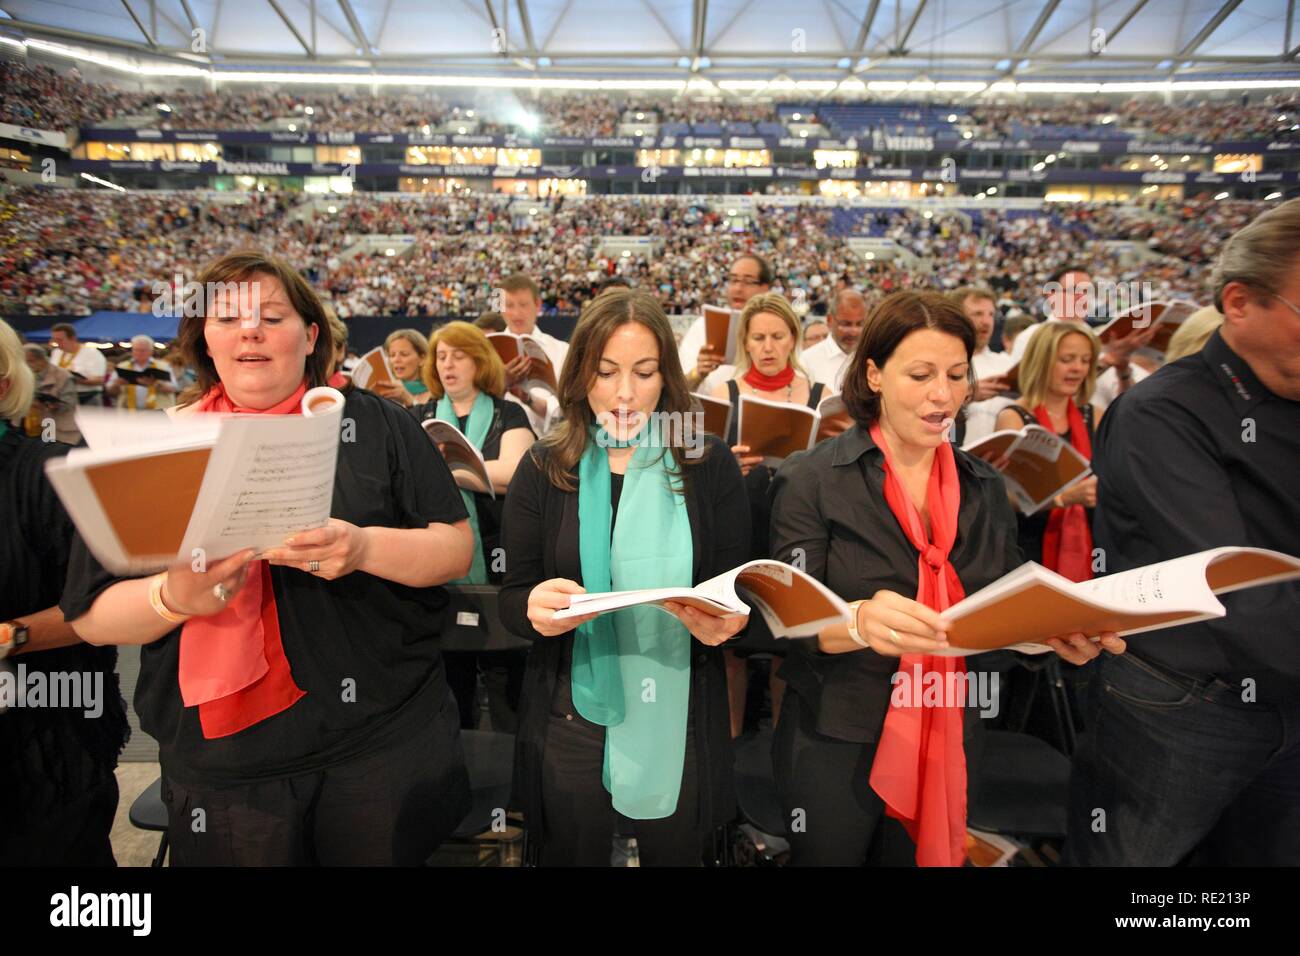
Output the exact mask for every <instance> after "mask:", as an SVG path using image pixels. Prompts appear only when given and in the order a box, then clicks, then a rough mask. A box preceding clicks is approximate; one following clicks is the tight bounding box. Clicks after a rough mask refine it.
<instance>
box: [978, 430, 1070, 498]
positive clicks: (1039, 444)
mask: <svg viewBox="0 0 1300 956" xmlns="http://www.w3.org/2000/svg"><path fill="white" fill-rule="evenodd" d="M966 451H967V452H968V453H969V454H971V455H974V456H975V457H976V458H982V459H983V460H984V461H987V462H989V463H990V464H994V467H998V466H997V464H996V463H997V462H999V461H1000V460H1002V459H1003V458H1005V459H1006V462H1005V464H1003V465H1001V467H1000V468H999V470H1000V471H1001V472H1002V477H1003V478H1004V479H1005V480H1006V483H1007V489H1008V490H1009V491H1010V492H1011V496H1012V497H1013V498H1014V499H1015V501H1016V507H1017V508H1019V509H1020V511H1021V513H1022V514H1026V515H1031V514H1034V513H1035V512H1037V511H1039V510H1040V509H1042V508H1043V507H1045V506H1046V505H1048V504H1050V503H1051V501H1052V499H1053V498H1055V497H1056V496H1057V495H1059V494H1060V493H1061V492H1063V491H1066V490H1067V489H1069V488H1072V487H1073V486H1074V485H1077V484H1078V483H1079V482H1081V481H1083V479H1085V478H1087V477H1088V475H1089V473H1090V472H1091V468H1090V466H1089V462H1088V459H1086V458H1084V457H1083V456H1082V455H1081V454H1079V452H1078V451H1076V450H1075V448H1074V446H1073V445H1071V444H1070V443H1069V442H1068V441H1066V440H1064V439H1063V438H1061V436H1059V435H1053V434H1052V433H1051V432H1050V431H1048V430H1047V429H1046V428H1043V427H1042V426H1041V425H1026V426H1025V427H1024V428H1022V429H1020V430H1019V431H1001V432H994V433H993V434H992V435H988V436H987V437H985V438H981V439H980V440H979V441H977V442H975V444H973V445H971V446H970V447H969V448H967V449H966Z"/></svg>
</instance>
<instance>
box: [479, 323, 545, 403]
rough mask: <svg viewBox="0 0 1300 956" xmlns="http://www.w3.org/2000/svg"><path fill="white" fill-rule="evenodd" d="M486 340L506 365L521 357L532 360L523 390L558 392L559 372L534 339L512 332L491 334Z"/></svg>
mask: <svg viewBox="0 0 1300 956" xmlns="http://www.w3.org/2000/svg"><path fill="white" fill-rule="evenodd" d="M487 340H488V341H489V342H491V343H492V347H493V348H494V349H496V350H497V355H499V356H501V361H502V363H504V364H506V365H509V364H510V363H511V362H513V361H514V360H515V359H517V358H519V356H521V355H526V356H528V358H530V359H532V364H531V365H529V366H528V378H527V379H526V380H525V381H524V387H525V388H545V389H547V390H549V391H550V392H551V393H552V394H554V393H556V392H558V391H559V389H560V386H559V379H558V378H557V373H558V371H559V370H558V369H556V368H555V366H553V365H552V364H551V360H550V359H549V358H547V356H546V350H545V349H543V348H542V346H541V344H540V343H539V342H538V341H537V340H536V339H534V338H532V337H531V336H528V335H515V334H514V333H513V332H492V333H490V334H489V335H488V337H487Z"/></svg>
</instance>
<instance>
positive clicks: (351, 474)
mask: <svg viewBox="0 0 1300 956" xmlns="http://www.w3.org/2000/svg"><path fill="white" fill-rule="evenodd" d="M343 418H344V420H349V419H350V420H351V421H352V422H354V423H355V429H354V430H353V434H354V436H355V438H356V440H355V441H351V442H349V441H344V442H340V444H339V458H338V468H337V471H336V473H335V476H334V502H333V507H332V509H331V511H330V514H331V515H332V516H333V517H335V518H340V519H342V520H344V521H349V522H351V523H352V524H355V525H358V526H361V527H365V526H368V525H378V526H382V527H388V528H425V527H428V525H429V524H431V523H434V522H438V523H445V524H454V523H455V522H457V521H463V520H465V518H466V517H467V516H466V512H465V506H464V504H463V503H462V502H461V498H460V494H459V493H458V489H457V488H456V485H455V483H454V482H453V481H452V478H451V472H450V471H449V470H448V468H447V465H446V463H445V462H444V461H443V459H442V456H441V455H439V454H438V452H437V449H436V448H434V446H433V443H432V442H430V441H429V439H428V437H427V436H426V435H425V434H424V433H423V431H422V430H421V429H420V427H419V426H418V425H417V424H416V423H415V421H414V420H413V419H412V418H411V416H410V415H408V414H407V413H406V412H405V411H404V410H403V409H402V407H401V406H400V405H397V404H396V403H394V402H390V401H388V400H387V399H383V398H380V397H378V396H377V395H374V394H373V393H371V392H367V391H365V390H363V389H349V390H348V393H347V400H346V404H345V405H344V408H343ZM118 580H121V579H120V578H116V577H114V576H113V575H112V574H110V573H109V572H107V571H105V570H104V569H103V568H102V567H101V566H100V564H99V562H98V561H96V560H95V559H94V557H93V556H92V555H91V554H90V552H89V551H87V550H86V547H85V545H84V544H83V543H82V542H81V539H80V536H78V537H77V538H76V540H75V543H74V545H73V554H72V562H71V566H70V568H69V571H68V583H67V589H66V591H65V593H64V596H63V603H62V606H63V610H64V613H65V614H66V615H67V616H68V618H69V619H72V620H75V619H76V618H78V617H80V616H81V615H83V614H85V613H86V611H88V610H89V609H90V606H91V605H92V604H93V603H94V601H95V598H96V597H98V596H99V594H100V592H102V591H103V590H104V589H105V588H107V587H109V586H110V585H112V584H115V583H116V582H117V581H118ZM271 580H272V583H273V586H274V588H275V600H276V609H277V612H278V614H279V618H280V629H281V639H282V640H283V642H284V651H285V655H286V657H287V658H288V660H289V666H290V669H291V670H292V672H293V679H294V681H295V682H296V683H297V685H298V686H299V687H301V688H302V689H303V690H304V691H306V696H305V697H303V698H302V699H300V700H299V701H298V702H297V703H295V704H294V705H293V706H292V707H290V708H289V709H288V710H286V711H283V712H281V713H279V714H276V715H275V716H273V717H270V718H268V719H266V720H264V721H261V722H260V723H257V724H254V725H253V726H252V727H249V728H247V729H246V730H243V731H240V732H239V733H237V734H232V735H231V736H228V737H221V738H217V739H214V740H206V739H204V737H203V732H202V730H201V728H200V725H199V714H198V708H197V707H188V708H187V707H185V706H184V705H183V703H182V702H181V694H180V684H179V682H178V680H177V666H178V661H179V655H180V633H181V628H179V627H178V628H177V629H176V630H174V631H172V632H171V633H169V634H167V635H165V636H164V637H162V638H160V639H159V640H157V641H154V642H153V643H151V644H146V645H144V647H143V648H142V652H141V655H140V657H141V660H140V683H139V685H138V687H137V689H136V696H135V706H136V710H137V711H138V712H139V714H140V725H141V726H142V727H143V728H144V729H145V731H146V732H148V733H149V734H150V735H151V736H153V737H154V738H156V739H157V740H158V743H159V746H160V749H161V761H162V764H163V766H164V768H165V769H166V772H167V774H168V776H169V777H171V778H173V779H175V780H176V781H177V782H178V783H181V784H183V785H184V784H188V785H191V786H202V785H205V784H211V785H218V786H220V785H236V784H239V783H244V782H249V781H253V780H262V779H269V778H275V777H285V776H293V775H296V774H301V773H308V772H312V771H314V770H317V769H320V768H321V767H325V766H328V765H330V764H332V763H337V762H339V761H342V760H346V759H349V758H351V757H353V756H356V755H357V754H359V753H362V752H364V751H366V750H369V749H378V748H380V747H382V746H384V745H385V744H387V743H388V742H390V741H391V740H392V739H394V738H396V737H398V736H400V735H401V733H402V732H403V730H404V729H405V728H406V727H407V726H408V725H407V724H406V723H405V721H407V720H409V721H412V722H415V721H417V720H423V719H430V720H431V719H433V717H434V716H435V715H436V714H437V712H438V708H440V707H441V705H442V701H443V699H444V698H445V696H446V694H447V688H446V680H445V677H444V675H443V671H442V662H441V658H440V656H439V652H438V645H437V637H438V634H439V631H440V630H441V627H442V618H443V610H444V608H445V607H446V605H447V593H446V591H445V590H444V589H443V588H441V587H428V588H413V587H407V586H406V585H403V584H398V583H396V582H393V581H387V580H383V579H381V578H377V577H375V576H373V575H370V574H366V573H363V572H360V571H354V572H353V573H352V574H349V575H347V576H346V577H342V578H339V579H337V580H334V581H327V580H324V579H323V578H320V577H317V576H315V575H313V574H309V573H307V572H305V571H300V570H298V569H296V568H290V567H283V566H276V567H272V568H271ZM349 680H350V681H352V682H354V684H353V685H351V686H354V687H355V700H354V701H353V700H349V699H345V694H344V690H345V687H347V686H349V685H345V683H344V682H345V681H349ZM426 691H427V692H426Z"/></svg>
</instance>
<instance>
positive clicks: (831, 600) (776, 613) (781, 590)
mask: <svg viewBox="0 0 1300 956" xmlns="http://www.w3.org/2000/svg"><path fill="white" fill-rule="evenodd" d="M664 601H677V602H679V603H681V604H689V605H690V606H691V607H693V608H695V609H696V610H698V611H703V612H704V613H705V614H712V615H713V616H714V617H725V616H727V615H729V614H749V613H751V605H752V606H753V607H754V608H757V609H758V611H759V613H761V614H762V615H763V618H764V620H766V621H767V626H768V627H769V628H770V629H771V631H772V635H773V636H774V637H816V636H817V632H818V631H820V630H821V629H822V628H823V627H826V626H827V625H830V624H836V623H838V622H840V621H843V620H846V619H847V618H848V615H849V606H848V605H847V604H846V603H844V601H842V600H840V598H839V597H837V596H836V595H835V593H834V592H833V591H831V590H830V588H828V587H826V585H824V584H822V583H821V582H820V581H818V580H816V579H815V578H813V577H810V576H809V575H807V574H805V573H804V572H803V571H800V570H799V569H798V568H795V567H792V566H791V565H788V564H784V563H783V562H781V561H771V560H759V561H748V562H746V563H745V564H742V565H740V566H739V567H736V568H732V569H731V570H730V571H727V572H724V573H723V574H719V575H718V576H717V577H714V578H709V580H707V581H701V582H700V583H699V584H697V585H695V587H693V588H648V589H646V590H642V591H604V592H599V593H595V594H575V595H573V596H572V597H571V598H570V599H569V607H568V608H567V609H566V610H563V611H556V612H555V620H557V621H563V620H565V619H567V618H572V617H580V616H582V615H584V614H592V613H597V614H604V613H606V612H608V611H618V610H621V609H622V608H626V607H634V606H636V605H638V604H655V605H662V604H663V602H664ZM747 601H748V602H749V603H748V604H747V603H746V602H747Z"/></svg>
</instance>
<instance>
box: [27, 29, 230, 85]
mask: <svg viewBox="0 0 1300 956" xmlns="http://www.w3.org/2000/svg"><path fill="white" fill-rule="evenodd" d="M25 45H26V46H28V47H30V48H32V49H34V50H42V51H44V52H46V53H52V54H54V55H55V56H66V57H68V58H70V59H73V60H83V61H85V62H86V63H95V64H98V65H99V66H102V67H104V68H105V69H109V70H117V71H118V72H120V73H135V74H137V75H140V76H207V75H208V72H209V71H208V70H205V69H203V68H201V67H197V66H181V65H180V64H179V63H169V64H165V65H155V64H152V63H140V62H139V61H136V60H123V59H121V58H119V57H113V56H107V55H105V54H102V53H98V52H96V51H94V50H87V49H84V48H82V47H71V46H64V45H63V44H62V43H49V42H47V41H45V40H33V39H31V38H28V39H27V40H26V41H25Z"/></svg>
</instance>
